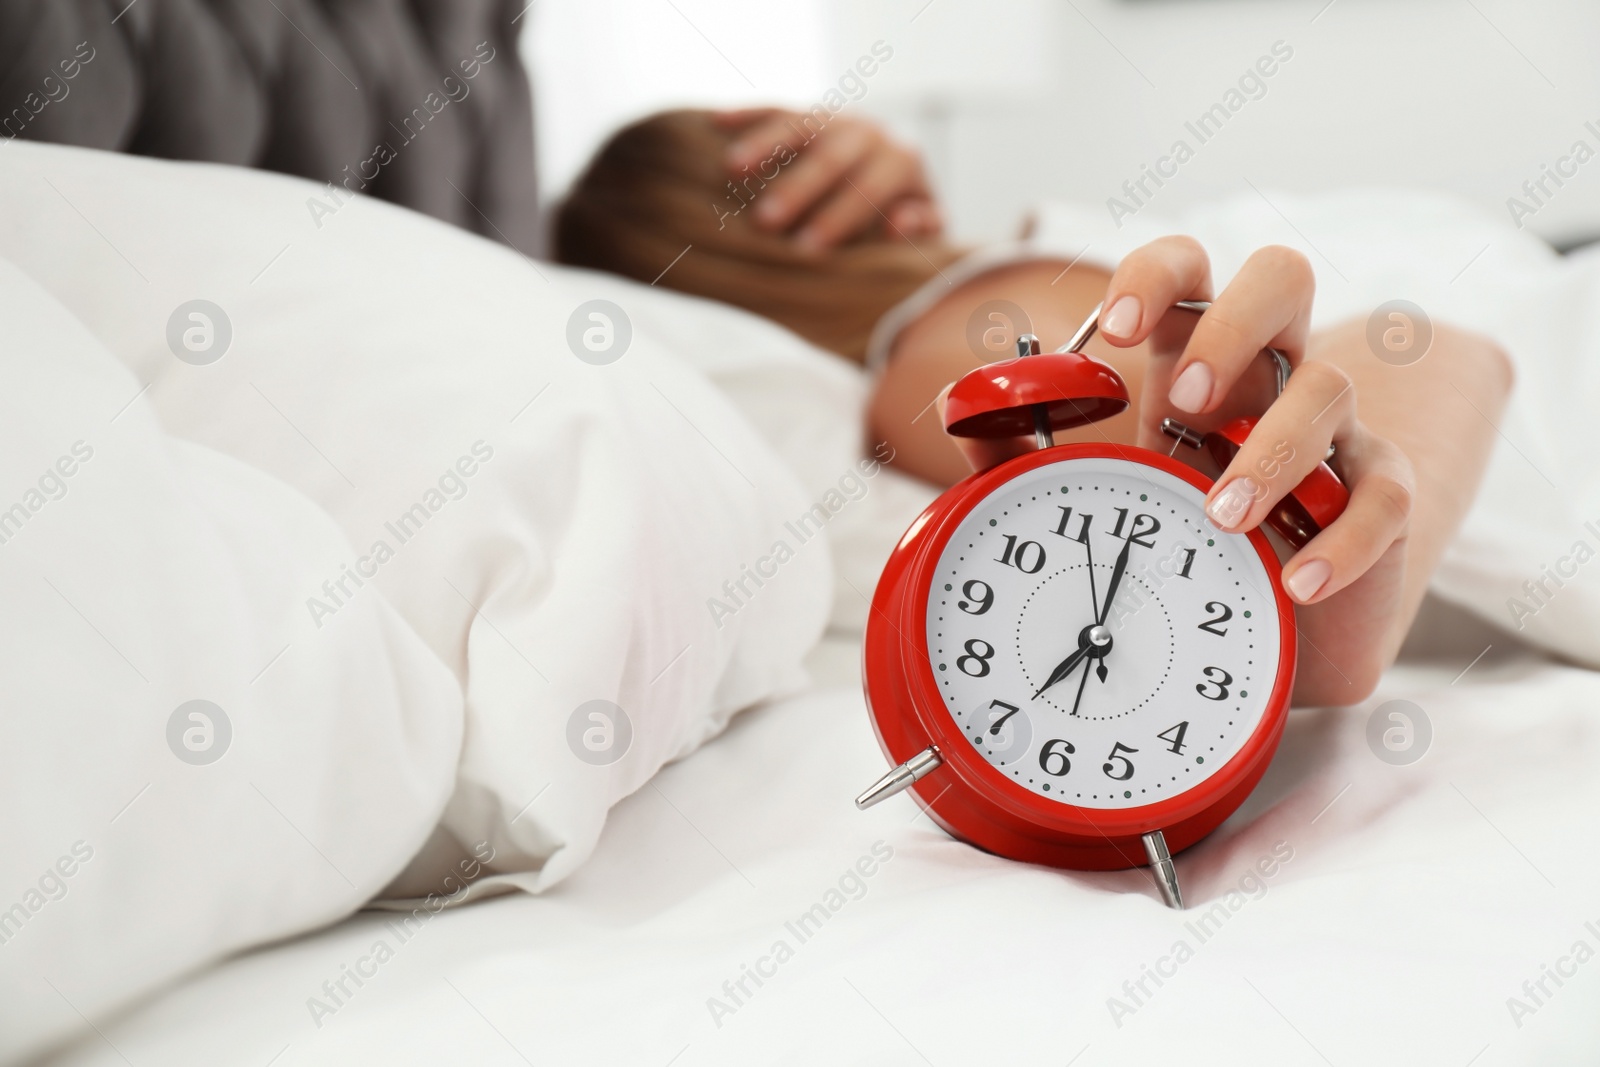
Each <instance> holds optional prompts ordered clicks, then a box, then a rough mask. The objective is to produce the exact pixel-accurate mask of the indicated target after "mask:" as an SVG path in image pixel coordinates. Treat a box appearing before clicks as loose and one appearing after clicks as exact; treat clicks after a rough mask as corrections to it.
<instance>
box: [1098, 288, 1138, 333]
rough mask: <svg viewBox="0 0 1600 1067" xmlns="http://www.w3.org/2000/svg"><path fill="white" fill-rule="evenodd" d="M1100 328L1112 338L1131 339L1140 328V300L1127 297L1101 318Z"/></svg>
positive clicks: (1113, 305)
mask: <svg viewBox="0 0 1600 1067" xmlns="http://www.w3.org/2000/svg"><path fill="white" fill-rule="evenodd" d="M1100 328H1101V329H1102V330H1104V331H1105V332H1106V333H1109V334H1110V335H1111V336H1112V337H1130V336H1132V335H1133V332H1134V331H1135V330H1137V329H1138V328H1139V298H1138V297H1136V296H1131V295H1130V296H1125V297H1122V298H1121V299H1120V300H1118V301H1117V302H1116V303H1115V304H1112V305H1111V310H1110V311H1107V312H1106V313H1105V314H1104V315H1102V316H1100Z"/></svg>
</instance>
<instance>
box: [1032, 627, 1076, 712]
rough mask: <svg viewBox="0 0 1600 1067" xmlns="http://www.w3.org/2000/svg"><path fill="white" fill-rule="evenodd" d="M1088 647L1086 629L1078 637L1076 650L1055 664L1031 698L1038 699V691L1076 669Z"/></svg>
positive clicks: (1042, 690) (1048, 686)
mask: <svg viewBox="0 0 1600 1067" xmlns="http://www.w3.org/2000/svg"><path fill="white" fill-rule="evenodd" d="M1089 648H1090V645H1089V637H1088V631H1087V630H1085V631H1084V633H1083V634H1082V635H1080V636H1079V637H1078V648H1077V651H1075V652H1073V653H1072V655H1070V656H1068V657H1067V658H1066V659H1064V660H1062V661H1061V662H1060V663H1058V664H1056V669H1055V670H1053V671H1051V672H1050V677H1049V678H1047V679H1045V683H1044V684H1043V685H1041V686H1040V687H1039V692H1038V693H1035V694H1033V699H1035V700H1038V699H1039V693H1043V692H1044V691H1045V690H1046V689H1049V688H1050V687H1051V686H1052V685H1055V684H1056V683H1057V682H1059V681H1061V679H1063V678H1065V677H1067V676H1068V675H1070V674H1071V673H1072V672H1073V671H1074V670H1076V669H1077V667H1078V664H1080V663H1082V662H1083V658H1084V657H1085V656H1087V655H1088V654H1089Z"/></svg>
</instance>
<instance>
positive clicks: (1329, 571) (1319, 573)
mask: <svg viewBox="0 0 1600 1067" xmlns="http://www.w3.org/2000/svg"><path fill="white" fill-rule="evenodd" d="M1340 466H1341V467H1342V468H1343V469H1344V473H1345V478H1346V481H1347V484H1348V485H1349V486H1350V503H1349V504H1348V505H1346V507H1345V509H1344V513H1343V514H1342V515H1340V516H1339V518H1338V519H1337V520H1335V521H1334V522H1333V523H1332V525H1330V526H1329V527H1328V528H1327V529H1325V530H1323V531H1322V532H1321V533H1320V534H1318V535H1317V536H1316V537H1314V538H1312V539H1311V542H1310V543H1309V544H1307V545H1306V546H1305V547H1304V548H1302V549H1301V550H1300V551H1299V552H1297V553H1295V555H1294V556H1293V557H1292V558H1291V559H1290V560H1289V562H1288V563H1286V564H1284V568H1283V584H1284V588H1285V589H1286V590H1287V591H1288V593H1289V595H1290V597H1292V598H1293V599H1294V600H1296V601H1298V602H1299V603H1301V604H1315V603H1317V602H1319V601H1322V600H1326V599H1327V598H1328V597H1330V596H1333V595H1334V594H1335V593H1337V592H1339V591H1340V590H1341V589H1344V588H1346V587H1347V586H1349V585H1350V584H1351V583H1353V582H1355V581H1357V580H1358V579H1360V577H1361V576H1362V575H1363V574H1366V573H1367V571H1368V570H1370V569H1371V568H1372V567H1373V566H1374V565H1375V564H1376V563H1377V562H1378V561H1379V560H1380V559H1382V558H1383V556H1384V554H1385V553H1386V552H1388V551H1389V550H1390V549H1391V548H1393V547H1394V546H1395V544H1396V542H1398V541H1401V540H1402V539H1404V537H1405V536H1406V533H1407V531H1408V530H1409V528H1410V521H1411V501H1412V498H1413V497H1414V496H1415V492H1416V480H1415V473H1414V472H1413V470H1412V467H1411V462H1410V460H1408V459H1407V458H1406V455H1405V453H1404V452H1402V451H1401V450H1400V447H1399V446H1398V445H1395V444H1393V443H1392V442H1390V441H1386V440H1384V439H1383V438H1381V437H1377V436H1376V435H1374V434H1372V433H1370V432H1368V431H1366V430H1365V429H1364V428H1360V427H1358V428H1357V431H1356V432H1355V433H1354V434H1352V436H1351V437H1350V439H1349V440H1347V441H1344V442H1341V444H1340Z"/></svg>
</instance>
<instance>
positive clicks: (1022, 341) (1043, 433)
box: [1017, 333, 1056, 449]
mask: <svg viewBox="0 0 1600 1067" xmlns="http://www.w3.org/2000/svg"><path fill="white" fill-rule="evenodd" d="M1038 354H1039V338H1037V337H1035V336H1034V335H1033V334H1031V333H1025V334H1023V335H1022V336H1020V337H1018V338H1017V358H1018V359H1022V358H1024V357H1025V356H1037V355H1038ZM1033 439H1034V443H1035V444H1037V445H1038V446H1039V448H1040V449H1046V448H1053V447H1055V443H1056V435H1055V433H1054V431H1052V430H1051V429H1050V409H1049V407H1048V406H1046V405H1044V404H1035V405H1033Z"/></svg>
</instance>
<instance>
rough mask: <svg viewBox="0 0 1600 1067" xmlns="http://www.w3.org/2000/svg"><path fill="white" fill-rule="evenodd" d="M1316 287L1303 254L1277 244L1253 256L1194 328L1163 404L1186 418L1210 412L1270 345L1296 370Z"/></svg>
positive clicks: (1173, 371) (1301, 353) (1304, 341)
mask: <svg viewBox="0 0 1600 1067" xmlns="http://www.w3.org/2000/svg"><path fill="white" fill-rule="evenodd" d="M1316 288H1317V286H1316V277H1315V275H1313V273H1312V271H1311V263H1310V261H1309V260H1307V259H1306V257H1305V256H1304V255H1302V254H1301V253H1299V252H1296V251H1295V250H1294V249H1292V248H1285V247H1283V246H1282V245H1271V246H1268V247H1266V248H1261V249H1258V250H1257V251H1256V252H1254V253H1253V254H1252V255H1251V256H1250V258H1249V259H1248V260H1246V261H1245V265H1244V267H1243V268H1241V269H1240V271H1239V273H1238V275H1237V276H1235V278H1234V279H1233V281H1231V282H1229V283H1228V287H1227V288H1226V289H1224V290H1223V291H1222V295H1221V296H1219V297H1217V299H1216V301H1215V302H1213V303H1212V305H1211V308H1210V310H1209V311H1207V312H1206V313H1205V314H1204V315H1202V316H1201V317H1200V321H1199V323H1197V324H1196V325H1195V328H1194V332H1193V333H1192V334H1191V335H1190V336H1189V343H1188V344H1187V345H1186V346H1185V347H1184V351H1183V355H1182V356H1181V357H1180V358H1179V360H1178V362H1177V365H1176V366H1174V367H1173V368H1172V375H1173V377H1172V386H1171V389H1170V390H1169V393H1168V397H1167V399H1168V401H1169V402H1170V403H1171V404H1172V406H1173V407H1175V408H1177V409H1178V410H1180V411H1187V412H1191V413H1204V412H1208V411H1211V410H1213V409H1215V408H1216V407H1217V406H1218V405H1220V404H1221V403H1222V401H1223V399H1224V398H1225V397H1226V396H1227V395H1228V393H1229V391H1230V390H1232V389H1233V387H1234V384H1235V383H1236V382H1238V380H1239V377H1240V376H1241V375H1242V374H1243V373H1244V372H1245V371H1246V369H1248V368H1249V367H1250V366H1251V365H1252V364H1253V363H1254V362H1255V361H1256V359H1257V357H1258V356H1259V355H1260V353H1261V350H1262V349H1263V348H1266V347H1269V346H1270V347H1272V348H1276V349H1278V350H1279V351H1281V352H1282V353H1283V354H1284V355H1286V356H1288V357H1289V363H1290V366H1294V365H1295V364H1297V363H1299V362H1300V360H1301V359H1302V358H1303V357H1304V355H1305V349H1306V340H1307V338H1308V336H1309V335H1310V332H1311V300H1312V297H1313V296H1314V295H1315V293H1316Z"/></svg>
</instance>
